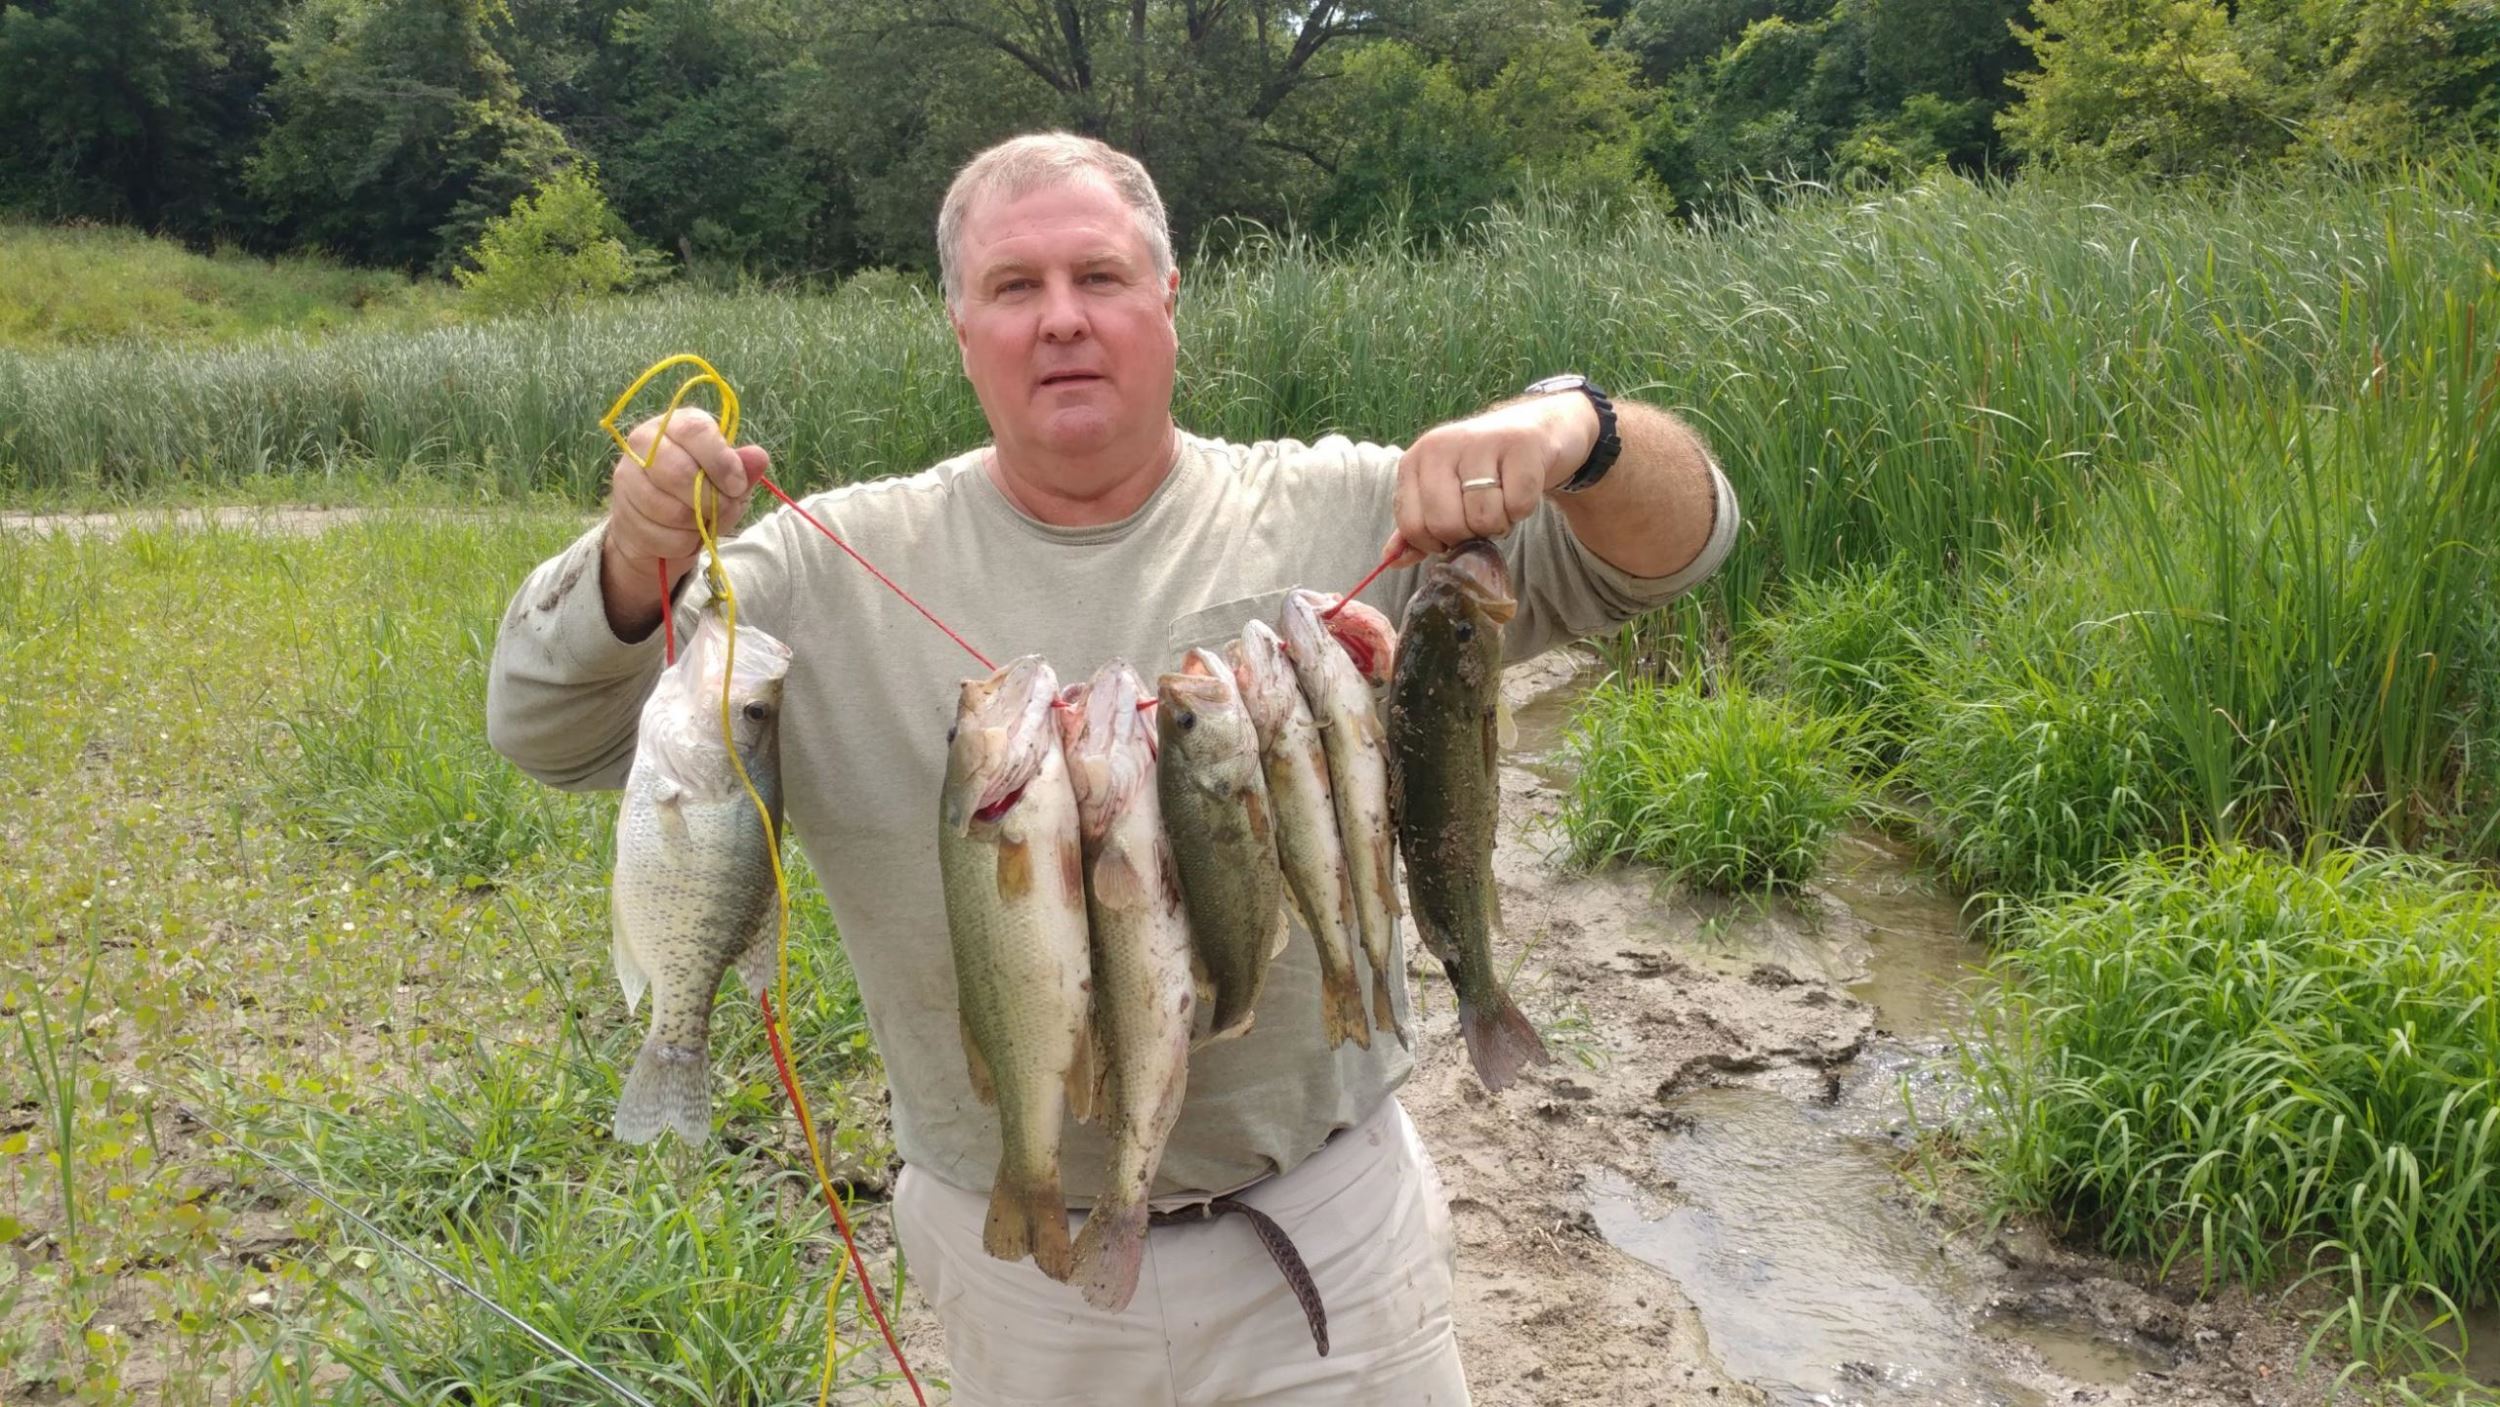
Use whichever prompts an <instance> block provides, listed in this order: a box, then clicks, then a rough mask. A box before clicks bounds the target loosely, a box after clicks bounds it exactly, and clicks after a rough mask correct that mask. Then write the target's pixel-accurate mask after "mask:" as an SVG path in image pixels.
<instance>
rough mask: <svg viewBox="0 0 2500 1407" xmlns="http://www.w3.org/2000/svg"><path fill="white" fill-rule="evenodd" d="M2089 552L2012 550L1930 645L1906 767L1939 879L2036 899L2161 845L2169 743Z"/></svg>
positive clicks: (2171, 801) (2167, 831)
mask: <svg viewBox="0 0 2500 1407" xmlns="http://www.w3.org/2000/svg"><path fill="white" fill-rule="evenodd" d="M2109 591H2110V585H2109V580H2108V578H2107V576H2106V575H2105V574H2104V573H2103V571H2102V570H2101V568H2100V565H2099V564H2098V563H2097V562H2095V561H2094V560H2093V559H2092V557H2091V556H2090V555H2089V554H2088V553H2082V552H2077V551H2073V550H2058V551H2053V552H2043V553H2038V554H2032V555H2017V556H2015V557H2013V558H2011V559H2010V560H2009V561H2008V562H2007V563H2006V564H2005V580H2003V581H2002V582H1998V583H1993V584H1990V585H1987V586H1985V587H1983V588H1980V589H1979V590H1977V591H1976V592H1975V593H1974V594H1973V597H1972V599H1971V601H1970V603H1969V606H1968V608H1967V609H1966V610H1965V611H1964V612H1963V613H1962V614H1961V615H1960V616H1959V617H1958V618H1957V619H1955V620H1954V621H1953V622H1952V623H1951V624H1950V625H1948V626H1945V627H1944V628H1940V629H1938V630H1936V631H1935V632H1933V633H1932V634H1931V636H1930V637H1929V638H1930V659H1929V661H1928V664H1927V670H1928V676H1929V678H1930V679H1931V680H1932V681H1933V684H1932V687H1931V690H1930V691H1929V692H1928V693H1927V694H1926V695H1925V696H1924V697H1923V698H1922V699H1921V700H1920V701H1919V702H1918V704H1917V705H1916V707H1917V710H1918V714H1919V725H1918V728H1919V736H1917V737H1916V738H1915V739H1913V740H1912V741H1911V742H1910V744H1909V747H1908V750H1907V758H1906V763H1905V771H1906V773H1907V775H1908V777H1909V779H1910V781H1911V783H1912V785H1913V786H1914V787H1915V789H1916V790H1917V791H1918V792H1919V793H1921V794H1922V795H1923V796H1924V797H1925V798H1926V801H1927V828H1928V831H1929V834H1930V839H1931V841H1932V843H1933V844H1935V845H1936V847H1937V848H1938V849H1939V850H1941V851H1942V852H1943V855H1944V859H1945V862H1946V867H1947V868H1948V869H1949V870H1950V871H1951V872H1952V875H1953V878H1954V880H1955V881H1956V882H1957V883H1959V884H1962V885H1964V886H1967V887H1969V888H1973V889H1980V890H1989V891H1995V892H2000V893H2010V894H2015V895H2026V896H2029V895H2039V894H2045V893H2049V892H2052V891H2055V890H2059V889H2065V888H2070V887H2073V886H2076V885H2080V884H2083V883H2085V882H2087V881H2089V880H2091V879H2092V878H2093V876H2094V875H2096V874H2097V873H2098V872H2099V871H2100V870H2101V869H2102V868H2103V867H2104V866H2106V865H2108V864H2109V863H2110V862H2112V861H2115V860H2122V859H2125V858H2126V857H2128V856H2130V855H2133V854H2134V853H2136V852H2137V851H2139V850H2142V849H2145V848H2146V847H2148V846H2153V845H2158V844H2161V843H2164V842H2166V841H2168V840H2171V839H2174V838H2175V836H2174V835H2173V834H2172V833H2171V828H2172V818H2173V817H2174V816H2175V815H2176V814H2177V813H2178V811H2179V810H2180V808H2181V807H2182V806H2183V805H2184V799H2183V796H2182V793H2181V785H2182V784H2181V782H2180V780H2179V776H2180V766H2179V761H2178V746H2177V744H2176V742H2175V741H2174V740H2173V739H2172V738H2171V737H2170V736H2169V735H2168V734H2167V733H2165V732H2164V731H2163V730H2162V728H2161V727H2160V720H2159V718H2158V716H2157V715H2156V712H2155V709H2154V707H2153V705H2152V704H2151V703H2150V702H2148V700H2147V696H2148V695H2149V694H2150V693H2151V692H2152V685H2151V683H2150V682H2149V680H2148V678H2147V666H2146V663H2145V659H2144V650H2143V643H2142V641H2141V639H2140V638H2139V637H2138V634H2137V632H2136V630H2135V629H2134V628H2133V627H2132V626H2131V625H2130V623H2129V622H2127V621H2125V620H2123V619H2117V620H2113V619H2112V616H2113V615H2114V612H2113V611H2112V610H2111V609H2110V608H2109V605H2108V599H2107V598H2108V596H2109Z"/></svg>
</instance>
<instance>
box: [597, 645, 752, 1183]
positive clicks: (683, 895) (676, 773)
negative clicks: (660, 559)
mask: <svg viewBox="0 0 2500 1407" xmlns="http://www.w3.org/2000/svg"><path fill="white" fill-rule="evenodd" d="M729 645H730V633H729V629H728V626H727V625H726V624H725V623H724V622H723V621H722V619H721V617H720V615H719V614H718V613H717V612H715V611H712V610H709V609H707V610H705V611H704V612H703V615H702V619H701V621H700V623H698V624H697V625H696V627H695V629H694V632H693V638H692V639H690V640H688V641H687V642H686V648H685V650H684V651H683V652H682V653H681V654H679V656H678V657H677V662H676V663H675V664H673V665H670V666H669V667H668V669H667V670H666V671H665V672H663V673H662V674H661V675H660V682H659V684H658V685H657V686H656V687H654V688H653V689H652V691H651V697H650V698H649V699H648V700H646V701H645V702H644V704H643V706H642V722H641V727H640V730H639V732H638V733H637V734H636V737H635V742H634V764H633V770H632V771H630V772H629V773H627V774H626V778H625V801H624V805H623V807H622V808H621V809H620V810H619V811H618V813H617V818H616V874H615V877H614V878H613V879H612V880H611V881H610V882H609V887H608V896H609V904H610V908H611V911H612V914H613V918H614V922H613V932H612V950H613V956H614V958H615V961H616V980H617V981H618V982H619V983H620V984H621V985H622V986H623V987H624V988H625V1008H626V1010H628V1011H631V1010H633V1009H634V1008H635V1007H636V1006H638V1005H640V1003H641V1001H642V994H643V991H644V989H645V988H648V989H650V992H651V1027H650V1032H649V1034H648V1035H646V1036H645V1037H644V1038H643V1042H642V1050H641V1053H639V1054H638V1055H636V1056H635V1057H634V1066H633V1070H632V1071H631V1073H629V1074H627V1075H626V1077H625V1090H624V1093H623V1094H622V1095H620V1096H619V1097H618V1099H617V1102H616V1125H615V1128H616V1136H617V1137H618V1138H620V1139H623V1140H624V1141H625V1142H627V1143H648V1142H650V1141H651V1140H652V1139H654V1138H657V1137H659V1134H660V1130H662V1129H674V1130H675V1131H676V1132H677V1136H678V1137H680V1138H682V1139H685V1140H686V1141H687V1142H689V1143H701V1142H703V1141H704V1139H705V1138H707V1137H709V1136H710V1134H711V1130H712V1114H711V1093H710V1090H709V1088H708V1081H709V1078H710V1073H711V1071H710V1063H709V1061H708V1060H707V1058H706V1055H707V1048H708V1047H709V1045H710V1044H711V1035H712V998H713V994H714V992H715V991H716V990H717V989H718V988H719V987H720V979H721V974H722V973H724V972H726V971H728V970H729V968H730V966H731V964H732V963H735V964H736V965H737V967H738V971H739V975H740V976H742V977H743V978H745V979H746V984H747V987H748V988H749V990H751V991H761V990H763V987H764V983H765V981H766V979H767V977H768V976H769V974H770V972H771V969H772V961H773V955H774V938H775V936H776V929H777V924H776V918H777V916H778V910H777V908H776V906H775V902H774V890H773V869H772V848H773V845H774V843H775V840H776V838H777V837H778V836H779V835H780V833H781V745H780V738H781V734H780V724H781V685H782V680H783V679H784V678H785V677H787V676H788V674H789V672H790V647H789V646H787V645H784V644H782V643H781V642H780V641H778V640H775V639H774V638H772V637H771V636H769V635H767V634H765V633H764V632H763V631H761V630H758V629H756V628H755V627H753V626H743V627H740V628H739V630H738V632H737V649H736V651H735V655H736V658H735V660H734V669H732V665H733V661H732V660H731V658H730V656H731V653H732V652H731V650H730V648H729ZM725 673H726V674H729V675H730V684H729V732H730V740H731V743H730V744H725V743H724V742H723V740H722V736H721V679H722V677H723V675H724V674H725ZM731 744H734V746H735V747H736V749H737V760H738V761H739V762H743V763H744V764H745V766H746V772H747V776H748V777H749V778H751V779H752V780H753V781H754V783H755V790H756V793H757V794H758V795H759V796H761V797H762V798H763V801H764V805H765V808H766V809H767V810H768V811H769V812H770V813H771V816H772V823H771V827H770V829H769V830H768V829H767V828H766V825H765V820H764V817H763V816H762V815H759V814H758V813H757V811H756V809H755V801H754V799H753V798H751V797H749V796H748V795H747V789H746V787H745V786H744V785H743V784H742V783H740V782H739V780H738V770H737V767H736V766H735V765H733V763H732V762H731V757H730V745H731Z"/></svg>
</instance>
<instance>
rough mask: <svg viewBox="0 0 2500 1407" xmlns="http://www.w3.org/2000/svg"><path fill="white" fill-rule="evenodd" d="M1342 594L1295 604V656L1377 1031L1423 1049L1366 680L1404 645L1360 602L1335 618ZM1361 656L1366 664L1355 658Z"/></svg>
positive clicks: (1288, 601)
mask: <svg viewBox="0 0 2500 1407" xmlns="http://www.w3.org/2000/svg"><path fill="white" fill-rule="evenodd" d="M1335 604H1337V598H1336V597H1334V596H1325V595H1322V594H1320V593H1319V592H1316V591H1295V592H1293V593H1292V594H1291V595H1289V596H1287V597H1286V598H1285V607H1284V620H1283V634H1284V639H1285V653H1286V655H1287V656H1288V657H1290V658H1291V659H1292V661H1293V669H1294V674H1295V677H1297V678H1298V679H1300V680H1301V682H1302V696H1303V698H1304V699H1305V700H1307V701H1308V702H1309V704H1310V706H1311V716H1312V719H1313V721H1314V722H1316V723H1317V724H1318V725H1319V733H1320V742H1321V744H1322V746H1323V747H1324V748H1325V749H1326V751H1327V754H1328V782H1329V791H1330V795H1331V797H1332V798H1333V799H1334V801H1335V802H1336V807H1337V834H1338V839H1339V840H1340V841H1341V842H1342V843H1343V844H1344V846H1345V858H1346V872H1347V875H1348V877H1349V878H1350V879H1351V881H1352V883H1353V887H1354V915H1355V924H1356V931H1357V932H1358V933H1360V934H1361V935H1362V939H1363V955H1364V957H1365V958H1367V959H1368V960H1369V961H1370V964H1371V970H1372V1024H1373V1026H1374V1027H1375V1028H1377V1029H1379V1030H1383V1031H1394V1032H1396V1033H1397V1037H1398V1040H1399V1042H1400V1043H1401V1044H1405V1045H1410V1046H1411V1045H1413V1044H1414V1041H1413V1039H1412V1038H1411V1037H1409V1036H1408V1035H1407V1032H1406V1027H1405V1026H1404V1025H1403V1024H1402V1023H1401V1022H1400V1021H1399V1020H1398V1012H1397V1000H1396V997H1397V991H1398V988H1399V986H1400V984H1401V983H1402V981H1403V980H1404V979H1403V974H1401V973H1400V972H1399V971H1398V968H1397V964H1396V962H1395V960H1394V959H1395V954H1396V951H1397V929H1398V908H1399V906H1398V879H1397V861H1396V844H1397V842H1396V834H1395V832H1394V831H1393V830H1392V829H1391V826H1390V820H1389V744H1388V735H1387V733H1386V732H1385V730H1383V728H1382V727H1381V722H1380V710H1379V709H1378V708H1377V707H1376V706H1375V705H1374V704H1373V702H1372V691H1371V689H1370V687H1369V686H1368V685H1367V684H1366V683H1365V682H1364V679H1365V676H1366V674H1367V673H1369V672H1372V671H1378V673H1379V675H1380V677H1381V678H1383V679H1385V678H1387V675H1388V669H1389V662H1390V660H1391V659H1392V658H1393V657H1394V655H1395V652H1396V647H1397V638H1396V633H1395V632H1394V631H1393V630H1391V629H1390V627H1389V622H1388V619H1387V618H1386V617H1384V616H1382V615H1381V614H1380V612H1378V611H1375V610H1373V609H1372V608H1371V607H1369V606H1366V605H1364V604H1363V603H1362V602H1360V601H1356V602H1353V603H1351V604H1349V605H1348V606H1347V607H1346V608H1345V609H1344V610H1342V611H1339V612H1338V613H1337V614H1336V615H1335V616H1334V617H1331V618H1330V619H1327V620H1322V619H1321V618H1320V613H1321V612H1323V611H1325V610H1327V609H1328V608H1329V607H1331V606H1334V605H1335ZM1355 649H1360V650H1361V651H1362V652H1363V659H1362V660H1361V661H1358V660H1357V659H1356V658H1355V656H1354V653H1353V651H1354V650H1355Z"/></svg>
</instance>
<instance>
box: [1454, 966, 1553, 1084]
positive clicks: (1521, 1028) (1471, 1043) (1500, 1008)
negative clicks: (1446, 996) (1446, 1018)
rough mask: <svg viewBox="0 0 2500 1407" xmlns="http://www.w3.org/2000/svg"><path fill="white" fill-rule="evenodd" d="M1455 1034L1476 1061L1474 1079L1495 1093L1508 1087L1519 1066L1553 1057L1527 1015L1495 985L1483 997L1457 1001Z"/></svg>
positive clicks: (1517, 1072)
mask: <svg viewBox="0 0 2500 1407" xmlns="http://www.w3.org/2000/svg"><path fill="white" fill-rule="evenodd" d="M1458 1033H1459V1034H1460V1035H1461V1036H1463V1037H1465V1038H1466V1041H1467V1058H1468V1059H1469V1060H1471V1061H1473V1062H1474V1063H1475V1066H1476V1078H1478V1079H1480V1080H1482V1081H1484V1087H1485V1088H1486V1089H1489V1090H1493V1091H1496V1092H1499V1091H1501V1090H1503V1089H1506V1088H1508V1087H1509V1085H1510V1082H1511V1081H1512V1080H1515V1079H1517V1078H1518V1077H1519V1071H1520V1069H1521V1068H1522V1067H1524V1066H1528V1065H1543V1064H1546V1063H1548V1062H1549V1061H1551V1060H1552V1059H1553V1058H1554V1057H1552V1056H1551V1055H1548V1054H1546V1053H1545V1042H1544V1041H1543V1040H1542V1039H1541V1038H1539V1037H1538V1035H1537V1033H1536V1027H1534V1026H1531V1025H1529V1024H1528V1018H1527V1017H1525V1016H1522V1015H1520V1014H1519V1008H1518V1007H1517V1006H1515V1005H1513V1004H1512V1002H1511V999H1510V997H1509V996H1508V995H1507V994H1506V993H1504V992H1503V991H1502V990H1501V989H1500V988H1498V987H1496V988H1495V989H1494V990H1493V991H1492V992H1490V993H1489V994H1487V995H1486V996H1485V997H1484V998H1481V999H1478V1000H1462V1001H1460V1002H1459V1006H1458Z"/></svg>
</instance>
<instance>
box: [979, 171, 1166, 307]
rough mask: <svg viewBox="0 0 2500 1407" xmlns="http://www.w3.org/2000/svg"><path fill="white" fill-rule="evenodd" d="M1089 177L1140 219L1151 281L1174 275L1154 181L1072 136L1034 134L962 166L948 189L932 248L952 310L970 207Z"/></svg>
mask: <svg viewBox="0 0 2500 1407" xmlns="http://www.w3.org/2000/svg"><path fill="white" fill-rule="evenodd" d="M1088 176H1099V177H1101V178H1102V179H1103V181H1104V182H1105V183H1107V184H1108V185H1109V186H1110V187H1111V191H1112V194H1114V195H1117V196H1118V197H1119V198H1120V201H1121V203H1122V204H1124V205H1126V206H1128V208H1129V210H1130V212H1131V213H1132V214H1134V215H1135V216H1136V217H1137V232H1138V233H1139V234H1140V235H1143V236H1144V237H1145V240H1146V251H1147V253H1149V254H1151V255H1153V256H1154V264H1155V277H1156V278H1158V279H1168V278H1169V277H1171V274H1172V267H1173V266H1172V223H1171V220H1170V219H1169V218H1168V217H1166V216H1165V215H1164V213H1163V197H1162V196H1161V195H1159V194H1157V193H1156V191H1155V182H1154V177H1152V176H1149V175H1147V174H1146V168H1145V167H1144V166H1143V165H1141V164H1139V162H1138V160H1137V158H1136V157H1133V156H1130V155H1129V154H1128V153H1126V152H1123V151H1120V150H1117V149H1116V148H1113V147H1111V146H1109V145H1107V144H1105V143H1102V142H1098V141H1095V140H1094V139H1093V138H1091V137H1080V136H1077V135H1076V134H1075V133H1073V132H1035V133H1032V134H1030V135H1027V136H1022V137H1010V138H1008V139H1007V140H1006V141H1003V142H1000V143H999V144H998V145H996V146H994V147H991V148H990V149H988V150H987V151H984V152H982V153H981V154H980V155H978V156H976V157H974V158H972V160H970V161H968V162H965V163H964V169H963V170H961V171H958V172H956V173H955V180H954V183H953V184H951V185H949V186H948V187H947V188H946V203H945V204H944V205H941V206H940V207H938V223H937V244H938V282H939V284H940V286H941V287H943V288H944V289H945V290H946V303H947V306H948V307H950V308H951V307H953V306H954V305H955V302H956V300H958V299H960V298H961V297H962V296H963V283H962V280H963V270H962V269H961V268H960V267H959V266H958V262H957V261H958V259H959V257H960V256H959V252H958V251H959V249H960V246H961V245H962V244H963V237H964V219H965V217H966V216H968V215H969V214H970V213H971V211H972V207H973V205H974V204H976V203H977V202H979V201H981V200H984V199H987V198H989V197H991V196H996V197H998V198H1000V199H1003V200H1013V199H1015V198H1016V197H1018V196H1022V195H1029V194H1031V193H1032V192H1034V191H1037V190H1040V189H1042V188H1043V187H1045V186H1053V185H1058V184H1061V183H1063V182H1069V181H1076V180H1082V179H1084V178H1085V177H1088Z"/></svg>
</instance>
